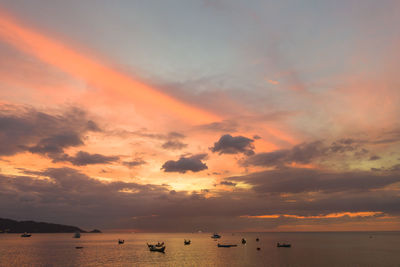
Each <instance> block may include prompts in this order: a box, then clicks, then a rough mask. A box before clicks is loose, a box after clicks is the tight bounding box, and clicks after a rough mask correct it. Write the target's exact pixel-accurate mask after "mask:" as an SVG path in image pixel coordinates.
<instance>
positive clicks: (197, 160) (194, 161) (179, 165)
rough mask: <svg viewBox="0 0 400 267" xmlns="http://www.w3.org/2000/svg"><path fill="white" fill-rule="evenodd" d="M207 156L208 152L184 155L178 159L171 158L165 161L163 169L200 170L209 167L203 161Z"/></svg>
mask: <svg viewBox="0 0 400 267" xmlns="http://www.w3.org/2000/svg"><path fill="white" fill-rule="evenodd" d="M206 157H207V154H197V155H193V156H190V157H184V156H182V157H181V158H179V160H177V161H174V160H169V161H167V162H165V163H164V165H163V166H162V167H161V169H162V170H164V172H180V173H185V172H187V171H192V172H199V171H202V170H206V169H208V167H207V165H206V164H205V163H203V162H202V160H204V159H205V158H206Z"/></svg>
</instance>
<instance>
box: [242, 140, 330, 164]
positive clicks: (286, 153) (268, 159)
mask: <svg viewBox="0 0 400 267" xmlns="http://www.w3.org/2000/svg"><path fill="white" fill-rule="evenodd" d="M327 152H328V148H326V147H324V146H323V144H322V142H320V141H316V142H312V143H303V144H300V145H297V146H294V147H293V148H292V149H281V150H276V151H273V152H266V153H258V154H255V155H253V156H250V157H249V158H247V159H245V160H244V161H243V162H242V163H243V165H255V166H267V167H269V166H282V165H285V164H288V163H289V164H290V163H292V162H296V163H302V164H307V163H310V162H311V161H312V160H313V159H314V158H318V157H321V156H323V155H325V154H326V153H327Z"/></svg>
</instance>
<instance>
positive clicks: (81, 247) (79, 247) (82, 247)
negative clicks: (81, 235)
mask: <svg viewBox="0 0 400 267" xmlns="http://www.w3.org/2000/svg"><path fill="white" fill-rule="evenodd" d="M75 248H76V249H82V248H83V247H75Z"/></svg>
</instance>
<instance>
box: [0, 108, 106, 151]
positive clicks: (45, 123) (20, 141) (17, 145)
mask: <svg viewBox="0 0 400 267" xmlns="http://www.w3.org/2000/svg"><path fill="white" fill-rule="evenodd" d="M0 129H1V132H2V133H1V134H0V143H1V144H2V145H1V147H0V156H10V155H15V154H17V153H21V152H25V151H29V152H31V153H37V154H41V155H46V156H48V157H50V158H54V157H56V156H58V154H60V153H62V152H63V150H64V149H65V148H68V147H76V146H80V145H83V137H84V134H86V133H87V132H90V131H100V128H99V127H98V126H97V124H96V123H95V122H94V121H93V120H91V119H89V118H88V114H87V113H86V112H85V111H84V110H82V109H79V108H76V107H70V108H67V109H66V110H65V111H64V112H62V113H59V114H49V113H45V112H42V111H38V110H36V109H35V108H32V107H27V106H15V105H2V106H0Z"/></svg>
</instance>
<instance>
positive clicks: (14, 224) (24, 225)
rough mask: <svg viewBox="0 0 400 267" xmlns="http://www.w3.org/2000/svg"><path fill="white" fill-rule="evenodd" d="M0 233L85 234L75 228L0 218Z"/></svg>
mask: <svg viewBox="0 0 400 267" xmlns="http://www.w3.org/2000/svg"><path fill="white" fill-rule="evenodd" d="M0 231H1V232H8V233H24V232H27V233H74V232H80V233H86V231H84V230H82V229H80V228H79V227H76V226H70V225H62V224H55V223H45V222H34V221H15V220H11V219H2V218H0Z"/></svg>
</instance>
